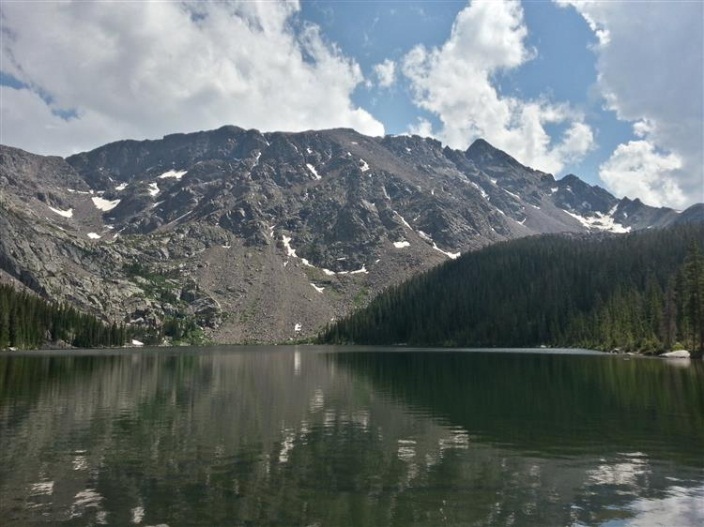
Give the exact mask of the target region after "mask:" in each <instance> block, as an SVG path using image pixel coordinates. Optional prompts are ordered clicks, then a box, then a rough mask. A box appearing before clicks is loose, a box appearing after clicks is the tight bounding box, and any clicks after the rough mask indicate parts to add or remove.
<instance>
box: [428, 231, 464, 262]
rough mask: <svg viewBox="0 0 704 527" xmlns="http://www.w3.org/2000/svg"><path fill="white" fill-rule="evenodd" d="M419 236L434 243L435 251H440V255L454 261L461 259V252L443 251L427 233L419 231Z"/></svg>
mask: <svg viewBox="0 0 704 527" xmlns="http://www.w3.org/2000/svg"><path fill="white" fill-rule="evenodd" d="M418 236H420V237H421V238H423V239H424V240H425V241H427V242H430V243H432V244H433V249H435V250H436V251H438V252H439V253H442V254H444V255H445V256H447V257H448V258H452V259H453V260H454V259H455V258H459V257H460V253H459V252H456V253H451V252H448V251H443V250H442V249H441V248H440V247H438V246H437V244H436V243H435V242H434V241H433V239H432V238H431V237H430V236H429V235H428V234H426V233H425V232H423V231H418Z"/></svg>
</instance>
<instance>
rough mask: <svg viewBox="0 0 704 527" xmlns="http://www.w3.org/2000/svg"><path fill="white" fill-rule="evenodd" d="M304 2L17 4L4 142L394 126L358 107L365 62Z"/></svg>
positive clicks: (9, 35) (80, 145)
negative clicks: (323, 28)
mask: <svg viewBox="0 0 704 527" xmlns="http://www.w3.org/2000/svg"><path fill="white" fill-rule="evenodd" d="M299 11H300V6H299V4H298V2H286V1H276V2H236V3H235V2H196V1H192V2H144V3H143V2H138V3H137V2H116V3H104V2H80V1H69V2H61V3H58V2H57V3H53V2H52V3H31V4H28V3H22V2H16V3H15V2H6V3H4V4H3V7H2V12H1V15H2V19H1V24H2V57H1V58H2V72H3V73H4V74H5V75H6V76H11V77H12V78H14V79H15V80H16V81H17V82H16V83H14V84H15V85H13V86H12V87H9V86H3V87H1V88H0V89H1V93H0V95H1V97H2V105H1V106H2V107H1V111H2V114H1V115H0V117H1V118H2V123H1V126H0V135H2V137H1V138H0V141H1V142H2V143H4V144H11V145H16V146H21V147H22V148H26V149H28V150H31V151H34V152H38V153H54V154H69V153H71V152H74V151H77V150H84V149H88V148H92V147H95V146H98V145H100V144H102V143H105V142H107V141H110V140H116V139H122V138H125V137H130V138H143V137H158V136H161V135H163V134H166V133H172V132H177V131H193V130H199V129H209V128H216V127H219V126H221V125H223V124H235V125H238V126H242V127H246V128H249V127H253V128H258V129H260V130H289V131H296V130H303V129H311V128H328V127H333V126H349V127H352V128H355V129H357V130H359V131H360V132H363V133H367V134H371V135H380V134H383V133H384V128H383V125H382V124H381V123H380V122H379V121H377V120H376V119H375V118H374V117H373V116H372V115H370V114H369V113H368V112H367V111H365V110H364V109H362V108H359V107H356V106H355V105H354V104H353V103H352V102H351V94H352V92H353V91H354V90H355V88H356V87H357V86H358V85H359V84H361V83H362V82H363V81H364V79H363V76H362V73H361V71H360V68H359V65H358V64H357V63H356V62H355V61H354V60H351V59H349V58H347V57H345V56H344V55H343V54H342V52H341V51H340V50H339V49H338V48H337V47H336V46H334V45H332V44H330V43H328V42H326V41H325V40H324V39H323V37H322V36H321V34H320V31H319V28H318V27H317V26H315V25H312V24H308V23H305V22H302V21H300V20H299V17H298V12H299Z"/></svg>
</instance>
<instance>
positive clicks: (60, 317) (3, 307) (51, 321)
mask: <svg viewBox="0 0 704 527" xmlns="http://www.w3.org/2000/svg"><path fill="white" fill-rule="evenodd" d="M126 339H127V334H126V329H125V327H124V326H118V325H117V324H112V325H107V324H105V323H103V322H101V321H100V320H98V319H97V318H95V317H93V316H91V315H87V314H85V313H80V312H79V311H77V310H76V309H74V308H72V307H70V306H66V305H60V304H54V303H50V302H47V301H46V300H44V299H42V298H40V297H38V296H35V295H32V294H29V293H25V292H19V291H17V290H15V289H14V288H13V287H11V286H9V285H4V284H0V349H5V348H19V349H31V348H39V347H42V346H45V345H46V344H52V343H53V344H59V345H68V346H76V347H81V348H89V347H96V346H122V345H123V344H124V343H125V341H126Z"/></svg>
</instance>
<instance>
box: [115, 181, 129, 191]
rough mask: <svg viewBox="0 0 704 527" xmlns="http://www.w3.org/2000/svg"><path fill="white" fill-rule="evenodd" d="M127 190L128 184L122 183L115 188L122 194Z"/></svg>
mask: <svg viewBox="0 0 704 527" xmlns="http://www.w3.org/2000/svg"><path fill="white" fill-rule="evenodd" d="M126 188H127V183H120V184H119V185H118V186H116V187H115V190H116V191H118V192H122V191H123V190H125V189H126Z"/></svg>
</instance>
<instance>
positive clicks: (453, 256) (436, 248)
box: [433, 242, 461, 260]
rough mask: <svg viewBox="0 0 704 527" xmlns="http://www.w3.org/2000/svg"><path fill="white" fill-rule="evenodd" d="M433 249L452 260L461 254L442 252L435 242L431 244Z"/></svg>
mask: <svg viewBox="0 0 704 527" xmlns="http://www.w3.org/2000/svg"><path fill="white" fill-rule="evenodd" d="M433 249H435V250H436V251H438V252H439V253H442V254H444V255H445V256H447V257H448V258H452V259H453V260H455V259H457V258H459V257H460V254H461V253H459V252H456V253H451V252H448V251H443V250H442V249H441V248H440V247H438V246H437V245H436V243H435V242H433Z"/></svg>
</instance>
